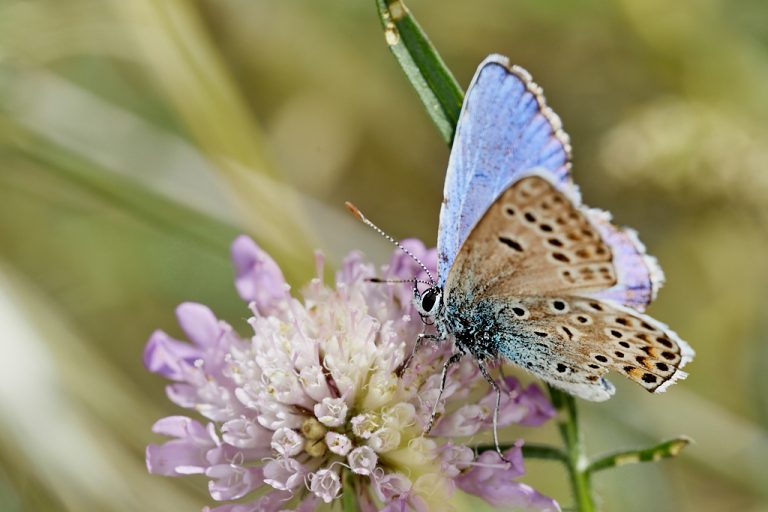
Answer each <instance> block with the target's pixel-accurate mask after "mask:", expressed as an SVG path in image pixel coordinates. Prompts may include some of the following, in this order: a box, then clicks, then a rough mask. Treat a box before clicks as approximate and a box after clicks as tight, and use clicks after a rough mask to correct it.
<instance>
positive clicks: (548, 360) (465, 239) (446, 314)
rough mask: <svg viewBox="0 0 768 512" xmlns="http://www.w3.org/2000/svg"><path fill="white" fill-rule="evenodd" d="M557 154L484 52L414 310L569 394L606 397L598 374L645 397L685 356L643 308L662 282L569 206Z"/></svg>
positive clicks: (640, 257) (522, 96)
mask: <svg viewBox="0 0 768 512" xmlns="http://www.w3.org/2000/svg"><path fill="white" fill-rule="evenodd" d="M570 157H571V153H570V145H569V142H568V136H567V135H566V134H565V133H564V132H563V131H562V128H561V125H560V120H559V118H558V117H557V115H556V114H554V113H553V112H552V111H551V110H550V109H549V108H548V107H547V106H546V103H545V101H544V97H543V94H542V92H541V88H539V87H538V86H537V85H536V84H534V83H533V82H532V81H531V78H530V75H529V74H528V73H527V72H525V71H524V70H522V69H521V68H518V67H510V66H509V64H508V62H507V60H506V58H504V57H501V56H498V55H492V56H490V57H488V58H487V59H486V60H485V61H484V62H483V63H482V64H481V65H480V67H479V68H478V71H477V73H476V74H475V77H474V78H473V81H472V84H471V85H470V87H469V89H468V91H467V95H466V98H465V101H464V104H463V107H462V113H461V116H460V118H459V122H458V126H457V131H456V137H455V139H454V144H453V148H452V151H451V158H450V161H449V166H448V173H447V177H446V185H445V192H444V201H443V205H442V209H441V213H440V229H439V233H438V257H439V259H438V279H437V280H436V282H434V283H432V286H431V287H430V288H429V289H428V290H427V291H425V292H424V293H419V292H418V290H416V289H415V290H414V293H415V304H416V307H417V309H418V310H419V312H420V314H421V315H422V317H423V318H425V319H426V321H427V322H428V323H430V324H431V323H434V325H435V329H436V334H435V335H431V336H429V337H432V338H436V339H438V340H445V339H448V338H450V337H453V339H454V342H455V346H456V349H457V353H456V355H455V356H454V357H452V358H451V360H450V361H448V362H447V363H446V366H445V368H444V372H443V377H445V374H446V372H447V370H448V367H449V366H450V364H452V363H453V362H455V361H456V360H458V358H460V357H461V356H462V355H465V354H470V355H471V356H472V357H473V358H474V359H476V360H477V361H478V364H479V365H480V369H481V371H482V372H483V374H484V375H485V376H486V378H487V379H489V382H490V383H491V384H492V385H493V386H494V387H495V388H496V389H497V392H498V386H497V385H496V384H495V382H493V380H492V379H490V377H489V376H488V372H487V371H486V369H485V365H486V363H487V362H488V361H491V360H496V359H504V360H507V361H509V362H511V363H513V364H515V365H517V366H519V367H521V368H523V369H524V370H527V371H529V372H531V373H533V374H534V375H536V376H537V377H540V378H541V379H543V380H545V381H546V382H548V383H550V384H552V385H554V386H556V387H559V388H561V389H563V390H565V391H567V392H569V393H571V394H573V395H576V396H579V397H581V398H584V399H587V400H593V401H601V400H606V399H608V398H610V396H611V395H612V394H613V393H614V387H613V385H612V384H611V383H610V382H608V381H607V380H605V378H604V375H606V374H607V373H608V372H609V371H612V370H613V371H616V372H619V373H622V374H623V375H625V376H626V377H628V378H629V379H630V380H632V381H634V382H636V383H638V384H640V385H641V386H642V387H644V388H645V389H646V390H648V391H651V392H660V391H664V390H665V389H666V388H667V387H668V386H669V385H670V384H672V383H673V382H675V381H677V380H679V379H682V378H685V376H686V373H685V372H683V371H682V370H681V368H682V367H683V366H684V365H685V364H686V363H687V362H689V361H690V360H691V359H692V357H693V350H692V349H691V348H690V347H689V346H688V344H687V343H685V342H684V341H683V340H682V339H680V338H679V337H678V336H677V334H675V333H674V332H673V331H671V330H670V329H669V328H668V327H667V326H666V325H664V324H662V323H660V322H657V321H656V320H654V319H652V318H650V317H648V316H647V315H644V314H643V313H642V311H643V310H644V309H645V307H646V306H647V305H648V304H649V303H650V301H651V300H652V299H653V298H654V297H655V294H656V292H657V290H658V288H659V287H660V286H661V284H662V282H663V274H662V273H661V270H660V268H659V267H658V264H657V263H656V260H655V258H652V257H650V256H648V255H647V254H646V253H645V248H644V246H643V245H642V244H641V243H640V242H639V240H638V239H637V236H636V234H635V233H634V231H632V230H628V229H621V228H618V227H616V226H614V225H613V224H611V222H610V216H609V215H608V214H607V213H605V212H602V211H599V210H594V209H590V208H587V207H585V206H583V205H582V204H581V197H580V194H579V190H578V188H577V187H576V186H575V185H574V184H573V182H572V180H571V177H570V167H571V164H570Z"/></svg>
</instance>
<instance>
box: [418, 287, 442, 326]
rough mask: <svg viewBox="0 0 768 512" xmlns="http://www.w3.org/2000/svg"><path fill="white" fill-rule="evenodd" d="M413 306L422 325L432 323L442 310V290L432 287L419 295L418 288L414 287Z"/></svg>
mask: <svg viewBox="0 0 768 512" xmlns="http://www.w3.org/2000/svg"><path fill="white" fill-rule="evenodd" d="M413 305H414V306H415V307H416V311H418V312H419V315H420V316H421V319H422V320H423V321H424V323H426V324H432V323H434V320H435V318H437V316H438V315H439V314H440V311H441V310H442V309H443V289H442V288H440V287H439V286H435V285H432V286H430V287H429V288H427V289H426V290H424V292H423V293H421V292H419V289H418V288H416V287H414V288H413Z"/></svg>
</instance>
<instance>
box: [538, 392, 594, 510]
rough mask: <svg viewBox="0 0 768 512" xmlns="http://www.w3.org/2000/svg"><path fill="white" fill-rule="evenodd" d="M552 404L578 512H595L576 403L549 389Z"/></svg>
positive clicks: (570, 398) (569, 397)
mask: <svg viewBox="0 0 768 512" xmlns="http://www.w3.org/2000/svg"><path fill="white" fill-rule="evenodd" d="M549 394H550V396H551V397H552V404H553V405H554V406H555V408H556V409H557V411H558V420H557V426H558V428H559V429H560V436H561V437H562V439H563V444H564V445H565V454H566V461H565V466H566V468H567V469H568V475H569V476H570V480H571V491H572V493H573V499H574V501H575V502H576V510H577V511H578V512H595V511H596V510H597V508H596V507H595V501H594V497H593V495H592V482H591V479H590V473H589V471H588V467H589V461H588V459H587V455H586V453H585V452H584V443H583V439H582V436H581V431H580V430H579V417H578V412H577V410H576V401H575V399H574V398H573V397H572V396H571V395H569V394H567V393H564V392H562V391H560V390H558V389H555V388H553V387H552V386H549Z"/></svg>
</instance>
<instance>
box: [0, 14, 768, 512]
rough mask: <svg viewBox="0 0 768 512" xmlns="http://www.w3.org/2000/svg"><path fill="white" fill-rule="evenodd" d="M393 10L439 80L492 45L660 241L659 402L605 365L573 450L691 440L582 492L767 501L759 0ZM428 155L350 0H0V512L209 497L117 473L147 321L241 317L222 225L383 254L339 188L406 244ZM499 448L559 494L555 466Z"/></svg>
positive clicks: (137, 465)
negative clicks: (603, 392)
mask: <svg viewBox="0 0 768 512" xmlns="http://www.w3.org/2000/svg"><path fill="white" fill-rule="evenodd" d="M408 5H409V7H410V8H411V10H412V11H413V13H414V15H415V16H416V17H417V18H418V19H419V21H420V22H421V24H422V26H423V27H424V28H425V30H426V31H427V33H428V34H429V35H430V36H431V37H432V39H433V42H434V43H435V45H436V46H437V48H438V49H439V50H440V51H441V53H442V55H443V57H444V59H445V60H446V63H447V64H448V66H449V67H450V68H451V69H452V70H453V71H454V73H455V74H456V76H457V78H458V79H459V81H460V82H461V84H462V85H463V86H464V87H466V85H467V83H468V81H469V79H470V77H471V76H472V73H473V72H474V69H475V67H476V66H477V64H478V63H479V62H480V61H481V60H482V59H483V58H484V57H485V55H486V54H488V53H491V52H499V53H503V54H506V55H508V56H509V57H510V58H511V60H512V61H513V62H516V63H518V64H520V65H522V66H524V67H526V68H527V69H528V70H529V71H531V73H532V74H533V76H534V78H535V79H536V81H537V82H538V83H539V84H540V85H542V86H543V87H544V89H545V92H546V94H547V98H548V100H549V103H550V105H552V106H553V108H554V109H555V110H556V111H557V112H558V113H559V114H560V116H561V117H562V119H563V121H564V124H565V128H566V130H567V131H568V132H569V133H570V135H571V137H572V141H573V146H574V155H575V166H574V172H575V177H576V180H577V182H578V183H579V184H580V185H581V187H582V191H583V194H584V196H585V200H586V202H587V203H588V204H590V205H593V206H600V207H603V208H606V209H609V210H611V211H612V212H613V213H614V217H615V219H616V220H617V222H618V223H620V224H627V225H630V226H633V227H635V228H637V229H638V230H639V231H640V233H641V234H642V238H643V240H644V241H645V243H646V244H647V245H648V247H649V250H650V252H651V253H652V254H655V255H657V256H658V257H659V259H660V260H661V263H662V265H663V267H664V269H665V271H666V273H667V278H668V284H667V285H666V287H665V288H664V289H663V290H662V293H661V295H660V297H659V300H658V301H657V303H656V304H655V305H654V306H653V307H652V308H651V313H652V314H653V315H654V316H656V317H657V318H659V319H661V320H663V321H665V322H667V323H669V324H671V326H672V327H673V328H674V329H675V330H677V331H678V332H679V333H680V334H681V335H682V336H683V337H684V338H685V339H687V340H689V341H690V342H691V344H692V345H693V346H694V348H695V349H696V350H697V352H698V356H697V358H696V360H695V361H694V363H693V364H692V365H691V367H690V371H691V376H690V377H689V379H688V380H687V381H685V382H684V383H682V384H680V385H677V386H675V387H673V388H672V389H671V390H670V391H669V392H668V393H666V394H665V395H660V396H651V395H647V394H646V393H644V392H643V391H642V390H640V389H639V388H636V387H634V386H631V385H628V384H626V383H624V382H620V380H621V379H619V378H615V379H614V382H616V384H617V385H618V387H619V391H618V393H617V396H616V398H615V399H613V400H611V401H610V402H608V403H605V404H582V406H581V412H582V416H583V418H584V422H585V431H586V436H587V443H588V447H589V449H590V451H591V452H592V453H597V452H600V451H604V450H611V449H616V448H622V447H633V446H643V445H647V444H649V443H651V442H655V441H658V440H660V439H663V438H669V437H672V436H675V435H678V434H688V435H690V436H691V437H693V438H694V439H695V440H696V444H695V445H693V446H692V447H689V449H687V450H686V451H685V452H684V454H683V455H682V456H681V457H680V458H678V459H675V460H667V461H664V462H662V463H659V464H645V465H637V466H630V467H622V468H618V469H616V470H613V471H610V472H606V473H600V474H599V475H598V476H597V477H596V482H595V485H596V488H597V490H598V492H599V494H600V495H601V502H602V503H603V508H604V510H606V511H616V510H621V511H649V510H653V511H673V510H674V511H677V510H686V511H687V510H691V511H722V510H738V511H749V512H757V511H768V436H767V435H766V432H767V429H768V378H767V375H768V344H767V343H766V341H767V340H766V336H768V335H766V330H767V329H768V314H767V313H768V306H766V304H768V265H766V261H768V257H767V256H766V254H768V229H766V228H767V227H768V5H766V3H765V1H764V0H736V1H734V0H731V1H726V0H681V1H678V2H667V1H662V0H613V1H597V0H579V1H574V0H473V1H471V2H469V1H464V2H445V1H438V0H412V1H410V2H409V3H408ZM447 158H448V149H447V148H446V147H445V145H444V144H443V143H442V141H441V140H440V137H439V135H438V132H437V131H436V129H435V128H434V126H432V124H431V122H430V120H429V119H428V117H427V116H426V114H425V113H424V111H423V110H422V107H421V105H420V103H419V100H418V98H417V96H416V94H415V93H414V91H413V90H412V89H411V87H410V85H409V84H408V83H407V81H406V80H405V78H404V76H403V74H402V72H401V70H400V69H399V67H398V65H397V63H396V61H395V60H394V59H393V58H392V56H391V55H390V54H389V52H388V50H387V48H386V45H385V43H384V39H383V34H382V31H381V28H380V25H379V21H378V19H377V15H376V12H375V6H374V2H373V0H370V1H362V0H322V1H320V0H294V1H286V0H282V1H280V0H205V1H203V0H199V1H192V0H112V1H106V0H66V1H62V0H25V1H23V0H0V510H2V511H4V512H16V511H22V510H23V511H43V510H45V511H48V510H72V511H83V510H87V511H91V510H92V511H102V510H103V511H135V510H142V511H168V510H179V511H182V510H190V511H191V510H199V509H200V508H201V507H202V506H203V504H205V503H210V502H211V500H210V499H209V498H208V497H207V493H206V485H205V482H204V480H203V479H198V478H185V479H168V478H161V477H152V476H149V475H147V474H146V470H145V467H144V461H143V449H144V446H145V445H146V444H147V443H148V442H151V441H154V440H156V439H155V437H154V436H153V435H152V434H151V432H150V430H149V429H150V426H151V424H152V423H153V422H154V420H155V419H157V418H159V417H161V416H164V415H169V414H174V413H177V412H178V409H177V408H175V407H174V406H173V405H172V404H171V403H170V402H168V401H167V400H166V399H165V397H164V394H163V385H164V382H163V380H162V379H160V378H159V377H155V376H153V375H150V374H148V373H147V372H146V371H145V370H144V368H143V367H142V364H141V352H142V349H143V345H144V343H145V341H146V339H147V337H148V335H149V334H150V333H151V331H152V330H153V329H155V328H158V327H160V328H163V329H165V330H167V331H169V332H171V333H174V334H178V333H179V330H178V328H177V327H176V326H175V319H174V315H173V308H174V306H175V305H176V304H177V303H179V302H181V301H184V300H194V301H200V302H204V303H206V304H208V305H210V306H211V307H212V308H213V309H214V310H215V311H216V312H217V313H218V314H219V315H221V316H222V317H223V318H225V319H227V320H228V321H230V322H231V323H233V325H235V326H236V327H237V328H239V329H240V330H241V331H242V332H247V326H246V324H245V322H244V318H245V317H246V316H247V314H248V312H247V310H246V308H245V306H244V305H243V304H242V303H241V301H240V300H239V299H238V298H237V297H236V294H235V292H234V289H233V286H232V270H231V267H230V263H229V259H228V247H229V243H230V241H231V240H232V239H233V238H234V236H235V235H236V234H238V233H240V232H247V233H249V234H251V235H252V236H254V238H255V239H256V240H257V241H258V242H259V243H261V244H262V245H263V246H264V247H266V248H267V249H269V250H270V251H271V253H272V254H273V255H274V256H275V258H276V259H277V260H278V261H279V262H280V264H281V265H282V266H283V268H284V270H285V272H286V274H287V275H288V276H289V278H290V279H291V280H292V282H293V283H295V284H297V285H298V284H300V283H302V282H303V281H304V280H306V279H307V278H308V277H309V276H310V275H311V274H312V273H313V272H314V264H313V259H312V250H313V249H314V248H316V247H317V248H321V249H322V250H324V251H325V253H326V254H327V256H328V260H329V263H331V264H332V265H333V264H337V263H338V261H339V260H340V258H341V256H342V255H343V254H344V253H346V252H347V251H349V250H351V249H355V248H362V249H364V250H365V251H366V252H367V253H368V254H369V256H370V257H371V258H372V259H373V260H375V261H377V262H384V261H385V260H386V259H387V258H388V255H389V254H390V247H388V246H387V245H386V243H385V242H383V241H381V240H378V239H376V238H375V237H374V236H373V235H371V233H369V232H367V231H366V230H365V229H364V228H363V227H361V226H360V225H358V224H356V223H355V222H354V221H353V220H352V219H350V218H348V215H347V214H346V213H345V212H344V209H343V201H344V200H346V199H350V200H354V201H355V202H356V204H358V206H360V207H361V208H362V209H363V210H364V211H365V212H366V214H367V215H368V216H369V217H371V218H372V219H374V220H375V221H376V222H377V223H379V224H380V225H381V226H382V227H383V228H385V229H386V230H388V231H389V232H390V233H392V234H393V235H395V236H397V237H405V236H418V237H420V238H422V239H423V240H425V241H426V242H427V243H430V244H434V243H435V234H436V230H437V214H438V207H439V203H440V197H441V190H442V183H443V178H444V172H445V166H446V162H447ZM508 435H513V436H517V435H520V436H524V437H526V438H528V439H533V440H536V441H551V442H557V435H556V432H555V430H554V428H553V427H552V426H550V427H548V428H544V429H541V430H540V431H537V432H532V431H528V430H524V429H519V430H518V431H513V432H511V433H509V434H508ZM528 468H529V471H530V475H529V477H528V479H527V481H528V482H530V483H532V484H533V485H535V486H536V487H537V488H539V489H540V490H541V491H542V492H544V493H547V494H550V495H553V496H554V497H556V498H558V499H559V500H560V501H561V502H562V503H564V504H566V505H567V504H568V503H569V501H570V500H569V498H568V489H567V485H566V484H567V482H566V475H565V473H564V472H563V470H562V468H560V467H559V466H558V465H557V464H556V463H551V462H537V461H532V462H530V463H529V464H528ZM461 503H462V504H461V505H460V507H461V508H464V507H466V506H468V505H471V506H476V507H478V509H482V505H479V504H478V502H472V501H470V500H464V501H462V502H461Z"/></svg>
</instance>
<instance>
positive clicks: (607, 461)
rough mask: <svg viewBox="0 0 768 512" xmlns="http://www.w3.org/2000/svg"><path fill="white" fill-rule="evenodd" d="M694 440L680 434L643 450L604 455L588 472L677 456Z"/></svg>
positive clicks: (593, 463) (592, 464) (590, 466)
mask: <svg viewBox="0 0 768 512" xmlns="http://www.w3.org/2000/svg"><path fill="white" fill-rule="evenodd" d="M692 442H693V441H692V440H691V439H690V438H689V437H686V436H680V437H677V438H675V439H671V440H669V441H664V442H663V443H661V444H658V445H656V446H652V447H650V448H645V449H643V450H627V451H621V452H616V453H612V454H609V455H604V456H602V457H599V458H598V459H596V460H595V461H594V462H592V463H591V464H590V465H589V467H588V468H587V472H589V473H594V472H596V471H602V470H603V469H608V468H612V467H616V466H623V465H625V464H635V463H638V462H656V461H658V460H661V459H666V458H669V457H675V456H677V455H678V454H679V453H680V452H681V451H682V450H683V448H685V447H686V446H688V445H689V444H691V443H692Z"/></svg>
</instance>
